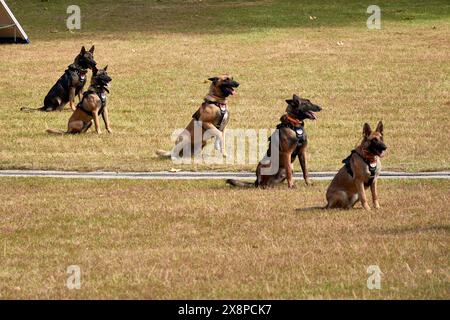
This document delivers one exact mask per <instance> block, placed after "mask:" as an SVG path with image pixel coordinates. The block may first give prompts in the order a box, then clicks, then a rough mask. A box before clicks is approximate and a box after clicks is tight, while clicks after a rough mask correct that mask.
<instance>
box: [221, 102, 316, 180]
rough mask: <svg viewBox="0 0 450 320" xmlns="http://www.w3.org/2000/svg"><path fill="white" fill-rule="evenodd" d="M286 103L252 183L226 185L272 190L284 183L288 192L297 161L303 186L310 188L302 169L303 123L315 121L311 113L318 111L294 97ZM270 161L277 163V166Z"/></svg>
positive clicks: (304, 168) (303, 148) (304, 170)
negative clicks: (303, 180) (286, 184)
mask: <svg viewBox="0 0 450 320" xmlns="http://www.w3.org/2000/svg"><path fill="white" fill-rule="evenodd" d="M286 102H287V104H288V106H287V108H286V114H285V115H283V116H282V117H281V119H280V121H281V123H280V124H279V125H278V126H277V131H275V132H274V133H273V134H272V136H271V137H270V144H269V150H268V151H267V153H266V155H265V157H264V158H263V159H262V160H261V161H260V162H259V164H258V167H257V169H256V181H255V183H249V182H242V181H238V180H233V179H229V180H227V183H228V184H230V185H232V186H239V187H262V188H266V187H273V186H274V185H276V184H278V183H281V182H283V181H284V180H285V179H287V181H288V187H289V188H292V187H294V179H293V163H294V161H295V159H296V158H297V157H298V159H299V162H300V166H301V168H302V171H303V178H304V179H305V182H306V184H307V185H309V184H310V181H309V177H308V169H307V167H306V147H307V145H308V139H307V136H306V131H305V124H304V120H305V119H310V120H315V119H316V116H315V114H314V112H319V111H321V110H322V108H321V107H320V106H318V105H316V104H313V103H312V102H311V101H309V100H308V99H303V98H300V97H299V96H297V95H295V94H294V96H293V98H292V99H290V100H286ZM277 145H278V156H277V158H273V157H274V156H275V155H272V151H273V149H272V148H276V146H277ZM274 150H277V149H274ZM274 160H277V161H278V163H277V162H276V161H274ZM266 171H267V172H269V174H267V172H266Z"/></svg>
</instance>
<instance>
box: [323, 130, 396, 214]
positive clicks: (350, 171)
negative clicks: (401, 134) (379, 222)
mask: <svg viewBox="0 0 450 320" xmlns="http://www.w3.org/2000/svg"><path fill="white" fill-rule="evenodd" d="M386 149H387V146H386V145H385V143H384V141H383V123H382V122H381V121H380V122H379V123H378V126H377V129H376V130H375V131H372V129H371V128H370V125H369V124H367V123H365V124H364V127H363V140H362V142H361V144H360V145H359V146H358V147H357V148H356V149H355V150H353V151H352V152H351V154H350V155H349V156H348V157H347V158H346V159H344V160H343V161H342V162H343V163H344V166H343V167H342V168H341V169H340V170H339V172H338V173H337V174H336V176H335V177H334V179H333V181H331V184H330V186H329V187H328V190H327V201H328V204H327V206H326V207H325V208H326V209H334V208H342V209H350V208H352V207H353V206H354V205H355V204H356V202H358V200H360V201H361V204H362V206H363V208H364V209H366V210H370V207H369V205H368V203H367V199H366V192H365V189H367V188H369V187H370V191H371V192H372V200H373V205H374V207H375V208H376V209H379V208H380V204H379V203H378V191H377V178H378V176H379V175H380V171H381V161H380V158H382V157H383V156H384V153H385V151H386Z"/></svg>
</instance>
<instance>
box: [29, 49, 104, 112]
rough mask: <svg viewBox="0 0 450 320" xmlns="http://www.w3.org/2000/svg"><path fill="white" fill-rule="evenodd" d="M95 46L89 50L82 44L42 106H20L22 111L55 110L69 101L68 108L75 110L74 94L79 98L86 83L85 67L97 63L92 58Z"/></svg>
mask: <svg viewBox="0 0 450 320" xmlns="http://www.w3.org/2000/svg"><path fill="white" fill-rule="evenodd" d="M94 50H95V47H94V46H92V48H91V49H89V51H86V48H85V47H84V46H83V47H82V48H81V51H80V53H79V54H78V55H77V56H76V58H75V60H74V62H73V63H72V64H71V65H69V67H68V68H67V70H66V71H65V72H64V74H63V75H62V76H61V78H59V80H58V81H57V82H56V83H55V84H54V85H53V87H52V88H51V89H50V91H49V92H48V94H47V96H46V97H45V99H44V106H43V107H41V108H37V109H32V108H27V107H24V108H21V110H22V111H45V112H50V111H55V110H58V111H60V110H62V109H63V108H64V106H65V105H66V104H67V103H69V104H70V108H71V109H72V110H73V111H75V96H78V98H79V99H80V100H81V93H82V91H83V88H84V85H85V84H86V74H87V72H88V70H87V69H91V70H92V69H93V68H95V66H96V65H97V63H96V62H95V60H94Z"/></svg>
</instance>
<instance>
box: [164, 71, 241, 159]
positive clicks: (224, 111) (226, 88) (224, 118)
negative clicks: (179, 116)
mask: <svg viewBox="0 0 450 320" xmlns="http://www.w3.org/2000/svg"><path fill="white" fill-rule="evenodd" d="M208 80H209V81H211V85H210V87H209V92H208V94H207V95H206V97H205V98H204V100H203V103H202V105H201V106H200V108H199V109H198V110H197V111H196V112H195V113H194V114H193V116H192V120H191V121H190V122H189V124H188V125H187V127H186V128H185V130H184V131H183V132H182V133H181V134H180V135H179V136H178V138H177V139H176V141H175V147H174V149H173V150H172V151H164V150H157V151H156V154H157V155H158V156H159V157H161V158H180V157H183V156H186V154H183V152H184V150H189V151H190V155H191V156H196V155H198V154H199V153H200V152H201V150H203V148H204V147H205V146H206V143H207V141H208V139H209V138H212V137H214V138H215V148H216V150H219V151H220V152H221V153H222V155H223V156H224V157H226V152H225V128H226V126H227V124H228V122H229V120H230V112H229V109H228V97H230V96H234V95H235V94H236V88H238V87H239V83H238V82H237V81H235V80H234V79H233V77H232V76H231V75H228V74H223V75H220V76H217V77H212V78H209V79H208ZM196 125H197V126H199V125H200V126H201V135H202V136H201V137H200V138H201V139H200V141H199V142H200V143H197V141H196V137H195V136H194V133H195V131H196V130H195V127H196ZM205 132H208V135H207V136H206V135H205Z"/></svg>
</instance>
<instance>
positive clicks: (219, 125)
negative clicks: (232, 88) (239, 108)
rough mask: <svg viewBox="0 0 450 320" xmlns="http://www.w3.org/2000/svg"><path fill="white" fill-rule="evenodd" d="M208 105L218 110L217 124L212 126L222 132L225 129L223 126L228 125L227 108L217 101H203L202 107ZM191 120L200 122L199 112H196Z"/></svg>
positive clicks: (228, 115)
mask: <svg viewBox="0 0 450 320" xmlns="http://www.w3.org/2000/svg"><path fill="white" fill-rule="evenodd" d="M208 104H213V105H215V106H217V107H219V109H220V118H219V121H218V123H217V124H214V126H215V127H216V128H217V129H218V130H220V131H223V130H224V129H225V126H226V125H227V123H228V119H229V118H230V113H229V111H228V107H227V104H226V103H222V102H218V101H211V100H208V99H205V101H204V102H203V103H202V107H205V106H206V105H208ZM192 118H194V119H195V120H197V121H199V120H200V112H199V110H197V111H196V112H195V113H194V114H193V115H192Z"/></svg>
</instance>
